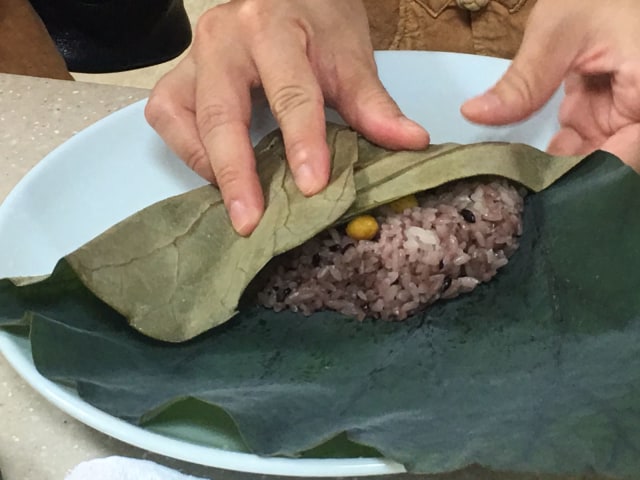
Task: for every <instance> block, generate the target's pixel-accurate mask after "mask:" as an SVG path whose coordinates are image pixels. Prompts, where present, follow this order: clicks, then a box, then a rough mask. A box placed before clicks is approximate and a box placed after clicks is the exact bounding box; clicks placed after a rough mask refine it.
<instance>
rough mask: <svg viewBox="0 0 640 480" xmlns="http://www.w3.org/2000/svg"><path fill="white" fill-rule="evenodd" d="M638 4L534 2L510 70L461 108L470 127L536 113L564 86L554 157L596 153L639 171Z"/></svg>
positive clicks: (621, 0)
mask: <svg viewBox="0 0 640 480" xmlns="http://www.w3.org/2000/svg"><path fill="white" fill-rule="evenodd" d="M638 31H640V2H638V1H637V0H618V1H615V2H605V1H601V0H563V1H562V2H558V1H557V0H538V3H537V4H536V6H535V7H534V9H533V10H532V12H531V16H530V17H529V23H528V24H527V28H526V31H525V35H524V39H523V42H522V45H521V47H520V50H519V52H518V54H517V55H516V57H515V58H514V60H513V63H512V65H511V67H510V68H509V69H508V71H507V72H506V73H505V75H504V76H503V77H502V79H500V80H499V81H498V83H497V84H496V85H495V86H494V87H493V88H492V89H491V90H489V91H488V92H487V93H485V94H483V95H481V96H479V97H476V98H474V99H471V100H469V101H467V102H466V103H465V104H464V105H463V106H462V109H461V110H462V113H463V115H464V116H465V117H467V118H468V119H469V120H471V121H473V122H477V123H482V124H488V125H503V124H507V123H512V122H517V121H520V120H523V119H525V118H527V117H528V116H529V115H531V114H532V113H533V112H535V111H536V110H538V109H539V108H541V107H542V106H543V105H544V104H545V103H546V102H547V100H549V98H550V97H551V96H552V94H553V93H554V92H555V90H556V89H557V88H558V87H559V86H560V85H561V83H562V82H563V81H564V86H565V87H564V88H565V94H566V95H565V98H564V100H563V102H562V105H561V108H560V114H559V121H560V130H559V131H558V133H557V134H556V135H555V136H554V138H553V139H552V140H551V143H550V144H549V147H548V150H549V152H550V153H553V154H558V155H574V154H586V153H589V152H591V151H593V150H597V149H602V150H606V151H608V152H611V153H613V154H614V155H617V156H618V157H620V158H621V159H622V160H623V161H624V162H626V163H628V164H629V165H631V166H632V167H634V168H635V169H636V170H638V171H640V39H638Z"/></svg>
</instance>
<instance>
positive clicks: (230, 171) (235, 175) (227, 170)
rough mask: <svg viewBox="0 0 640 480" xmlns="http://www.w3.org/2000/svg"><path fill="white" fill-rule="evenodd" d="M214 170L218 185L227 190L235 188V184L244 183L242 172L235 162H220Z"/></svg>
mask: <svg viewBox="0 0 640 480" xmlns="http://www.w3.org/2000/svg"><path fill="white" fill-rule="evenodd" d="M213 172H214V175H215V178H216V182H217V184H218V186H219V187H220V188H221V189H222V190H224V191H226V192H229V190H230V189H233V187H234V185H241V184H242V181H241V180H242V172H241V171H240V170H239V169H238V168H237V167H236V166H235V165H234V164H233V163H228V162H223V163H220V164H219V165H216V166H215V168H214V169H213Z"/></svg>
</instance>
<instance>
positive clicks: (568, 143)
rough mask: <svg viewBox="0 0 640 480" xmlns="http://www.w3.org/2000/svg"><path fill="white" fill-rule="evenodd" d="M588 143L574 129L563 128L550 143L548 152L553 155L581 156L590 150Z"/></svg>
mask: <svg viewBox="0 0 640 480" xmlns="http://www.w3.org/2000/svg"><path fill="white" fill-rule="evenodd" d="M588 145H589V144H588V142H586V141H585V139H584V138H582V136H581V135H580V134H579V133H578V131H577V130H575V129H574V128H572V127H563V128H561V129H560V130H559V131H558V133H556V134H555V135H554V137H553V138H552V139H551V142H549V146H548V147H547V152H548V153H550V154H551V155H566V156H568V155H580V154H582V153H587V152H585V150H586V149H588V148H590V147H589V146H588Z"/></svg>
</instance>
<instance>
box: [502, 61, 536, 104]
mask: <svg viewBox="0 0 640 480" xmlns="http://www.w3.org/2000/svg"><path fill="white" fill-rule="evenodd" d="M503 81H504V83H505V84H506V86H507V87H508V88H509V90H510V91H512V92H514V95H515V97H516V98H517V100H518V102H521V105H524V106H529V105H534V104H535V103H536V95H535V87H534V85H536V84H537V82H536V76H535V73H530V72H524V71H523V70H522V69H521V68H519V67H517V66H516V65H512V67H511V69H510V71H509V75H505V76H504V77H503Z"/></svg>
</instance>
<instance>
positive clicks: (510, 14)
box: [364, 0, 535, 58]
mask: <svg viewBox="0 0 640 480" xmlns="http://www.w3.org/2000/svg"><path fill="white" fill-rule="evenodd" d="M364 3H365V6H366V8H367V14H368V17H369V23H370V27H371V38H372V41H373V46H374V48H375V49H376V50H435V51H444V52H460V53H475V54H479V55H488V56H493V57H502V58H512V57H513V56H514V55H515V53H516V52H517V50H518V47H519V46H520V42H521V41H522V35H523V33H524V27H525V24H526V21H527V17H528V16H529V13H530V11H531V9H532V8H533V5H534V4H535V0H490V1H489V2H488V4H487V6H486V7H483V8H481V9H480V10H479V11H477V12H471V11H469V10H466V9H464V8H461V7H459V6H458V4H457V2H456V0H364Z"/></svg>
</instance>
